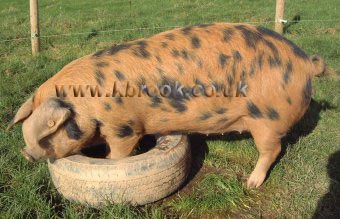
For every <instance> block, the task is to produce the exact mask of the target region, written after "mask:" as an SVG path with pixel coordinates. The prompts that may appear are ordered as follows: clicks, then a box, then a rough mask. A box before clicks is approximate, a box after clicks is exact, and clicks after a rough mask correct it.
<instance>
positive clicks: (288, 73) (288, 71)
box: [283, 60, 293, 84]
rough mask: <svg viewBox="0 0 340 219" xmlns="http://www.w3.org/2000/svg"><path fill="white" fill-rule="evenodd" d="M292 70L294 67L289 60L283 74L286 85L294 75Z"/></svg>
mask: <svg viewBox="0 0 340 219" xmlns="http://www.w3.org/2000/svg"><path fill="white" fill-rule="evenodd" d="M292 70H293V65H292V62H291V61H290V60H289V61H288V62H287V65H286V70H285V72H284V74H283V80H284V82H285V84H288V82H289V80H290V77H291V74H292Z"/></svg>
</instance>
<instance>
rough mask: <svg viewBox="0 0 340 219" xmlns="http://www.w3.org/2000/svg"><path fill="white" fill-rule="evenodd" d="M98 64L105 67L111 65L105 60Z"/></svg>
mask: <svg viewBox="0 0 340 219" xmlns="http://www.w3.org/2000/svg"><path fill="white" fill-rule="evenodd" d="M96 66H97V67H99V68H103V67H106V66H109V63H107V62H104V61H103V62H97V63H96Z"/></svg>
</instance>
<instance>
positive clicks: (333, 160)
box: [313, 150, 340, 219]
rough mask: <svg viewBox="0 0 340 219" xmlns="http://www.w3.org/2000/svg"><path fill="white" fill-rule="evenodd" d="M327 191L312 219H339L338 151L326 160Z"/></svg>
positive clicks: (339, 152)
mask: <svg viewBox="0 0 340 219" xmlns="http://www.w3.org/2000/svg"><path fill="white" fill-rule="evenodd" d="M327 173H328V177H329V181H330V183H329V191H328V193H326V194H325V195H324V196H323V197H322V198H321V199H320V200H319V202H318V206H317V207H316V209H315V213H314V216H313V218H314V219H317V218H340V150H339V151H337V152H335V153H333V154H332V155H331V156H330V157H329V158H328V164H327Z"/></svg>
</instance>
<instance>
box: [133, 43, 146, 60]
mask: <svg viewBox="0 0 340 219" xmlns="http://www.w3.org/2000/svg"><path fill="white" fill-rule="evenodd" d="M136 45H137V47H136V48H134V51H133V54H134V55H135V56H137V57H140V58H144V59H146V58H149V57H150V52H149V51H148V50H147V49H146V48H147V46H148V43H147V42H146V41H145V40H141V41H138V42H137V43H136Z"/></svg>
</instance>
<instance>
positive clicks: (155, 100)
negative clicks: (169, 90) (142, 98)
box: [150, 95, 163, 107]
mask: <svg viewBox="0 0 340 219" xmlns="http://www.w3.org/2000/svg"><path fill="white" fill-rule="evenodd" d="M150 99H151V107H159V105H160V104H161V103H162V101H163V100H162V98H161V97H160V96H158V95H155V96H152V97H150Z"/></svg>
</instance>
